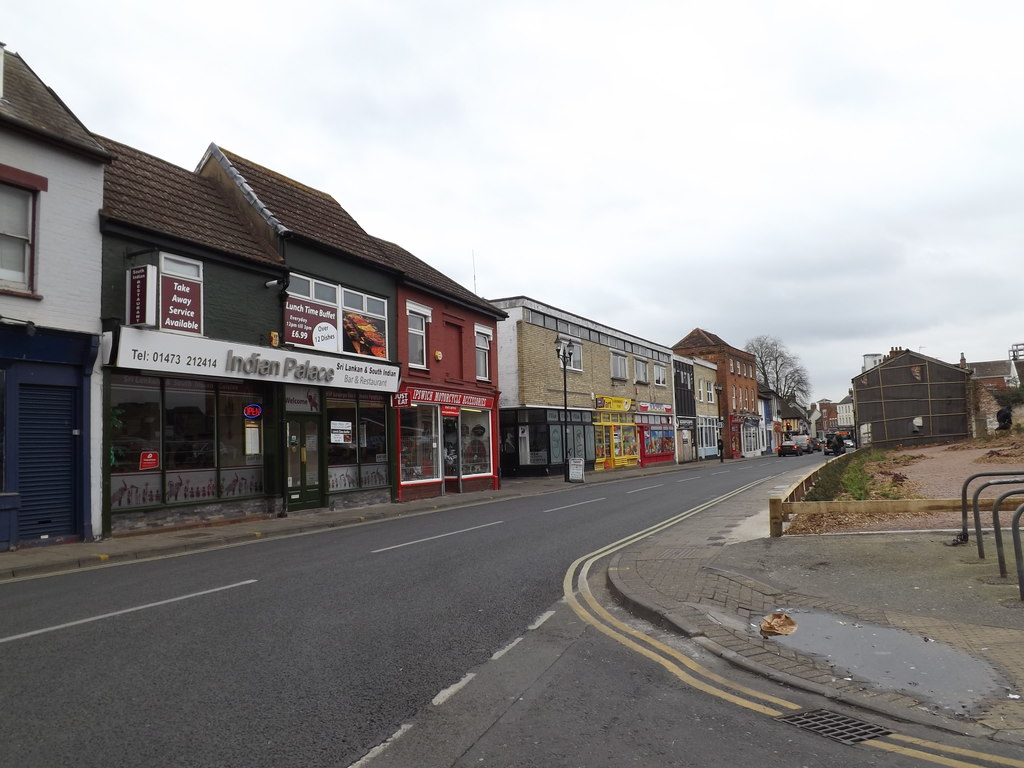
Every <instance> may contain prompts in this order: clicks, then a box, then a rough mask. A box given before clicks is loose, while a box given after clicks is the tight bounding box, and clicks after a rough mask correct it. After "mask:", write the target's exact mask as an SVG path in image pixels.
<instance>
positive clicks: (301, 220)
mask: <svg viewBox="0 0 1024 768" xmlns="http://www.w3.org/2000/svg"><path fill="white" fill-rule="evenodd" d="M212 149H216V150H217V151H219V152H221V153H222V154H223V156H224V157H225V158H226V159H227V161H228V162H229V163H231V165H232V166H233V168H234V169H235V170H236V171H237V172H238V174H239V175H240V176H241V177H242V179H244V181H245V183H246V184H248V185H249V187H250V188H251V189H252V191H253V193H254V194H255V195H256V197H257V198H258V199H259V202H260V203H261V204H262V205H263V207H264V211H265V213H268V214H269V215H270V216H273V217H274V218H275V219H276V220H277V221H279V222H280V223H281V224H282V225H283V226H284V227H286V228H287V229H289V230H291V232H292V233H293V234H295V235H298V236H300V237H303V238H306V239H307V240H311V241H313V242H316V243H320V244H322V245H326V246H328V247H331V248H335V249H337V250H340V251H344V252H346V253H349V254H352V255H353V256H356V257H358V258H361V259H365V260H367V261H370V262H372V263H375V264H377V265H378V266H380V267H384V268H394V265H393V264H391V263H390V261H389V260H388V259H387V257H386V256H385V255H383V254H382V253H381V252H380V250H379V249H378V248H377V247H376V244H375V242H374V240H373V238H371V237H370V235H368V234H367V233H366V232H365V231H364V230H363V228H362V227H360V226H359V224H357V223H356V220H355V219H353V218H352V217H351V216H349V214H348V212H347V211H346V210H345V209H344V208H342V207H341V205H339V204H338V201H337V200H335V199H334V198H333V197H331V196H330V195H328V194H327V193H326V192H321V191H319V190H316V189H313V188H312V187H307V186H305V185H304V184H300V183H299V182H297V181H294V180H293V179H289V178H288V177H287V176H283V175H281V174H280V173H277V172H275V171H272V170H270V169H269V168H264V167H263V166H261V165H257V164H256V163H253V162H251V161H249V160H246V159H245V158H243V157H240V156H239V155H236V154H234V153H233V152H228V151H227V150H226V149H223V148H219V147H214V148H212Z"/></svg>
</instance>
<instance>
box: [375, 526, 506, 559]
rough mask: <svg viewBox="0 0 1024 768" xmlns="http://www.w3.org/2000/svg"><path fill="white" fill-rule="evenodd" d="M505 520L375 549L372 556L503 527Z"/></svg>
mask: <svg viewBox="0 0 1024 768" xmlns="http://www.w3.org/2000/svg"><path fill="white" fill-rule="evenodd" d="M504 522H505V521H504V520H495V521H494V522H493V523H484V524H483V525H474V526H473V527H472V528H463V529H462V530H459V531H451V532H450V533H440V534H438V535H437V536H428V537H427V538H425V539H416V541H407V542H405V543H404V544H395V545H394V546H393V547H384V548H382V549H374V550H372V551H371V552H370V554H371V555H376V554H377V553H378V552H387V551H389V550H392V549H400V548H402V547H411V546H412V545H413V544H422V543H423V542H425V541H434V540H436V539H443V538H444V537H445V536H455V535H456V534H459V533H468V532H469V531H478V530H480V529H481V528H487V527H488V526H491V525H501V524H502V523H504Z"/></svg>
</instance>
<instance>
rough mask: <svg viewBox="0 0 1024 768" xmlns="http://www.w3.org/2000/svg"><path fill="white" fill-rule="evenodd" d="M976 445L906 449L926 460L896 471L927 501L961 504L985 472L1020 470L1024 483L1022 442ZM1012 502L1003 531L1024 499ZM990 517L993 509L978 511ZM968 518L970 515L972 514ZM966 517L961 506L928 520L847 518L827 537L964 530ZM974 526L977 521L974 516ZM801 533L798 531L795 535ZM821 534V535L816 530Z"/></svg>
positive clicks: (993, 493)
mask: <svg viewBox="0 0 1024 768" xmlns="http://www.w3.org/2000/svg"><path fill="white" fill-rule="evenodd" d="M973 445H977V444H976V443H970V444H967V443H957V444H953V445H936V446H928V447H924V448H907V449H906V450H905V453H906V454H908V455H911V456H921V457H922V458H921V459H919V460H918V461H915V462H914V463H912V464H907V465H901V466H899V468H898V471H899V472H900V473H901V474H903V475H905V476H906V477H907V480H906V482H907V483H908V484H909V487H910V488H911V489H912V490H913V493H914V495H915V496H918V497H920V498H924V499H956V500H957V501H959V500H960V494H961V490H962V488H963V483H964V481H965V480H966V479H967V478H968V477H970V476H971V475H973V474H977V473H979V472H986V471H1003V470H1018V469H1019V470H1020V471H1021V477H1022V478H1024V442H1022V441H1021V440H1019V439H1018V440H1016V441H1013V440H1010V441H1002V442H1000V443H996V444H989V445H985V446H984V447H969V446H973ZM979 482H981V481H980V480H976V481H974V482H972V483H971V485H970V487H969V489H968V496H967V498H968V501H970V499H971V498H972V497H973V494H974V491H975V490H976V489H977V487H978V483H979ZM1007 490H1009V488H1008V487H1000V486H994V487H993V488H991V489H989V492H986V493H985V494H984V495H983V497H984V498H989V499H994V498H996V497H997V496H999V495H1000V494H1002V493H1004V492H1005V491H1007ZM1013 501H1014V499H1012V498H1011V499H1008V500H1007V501H1006V502H1004V504H1003V508H1002V509H1003V511H1004V512H1005V514H1002V515H1000V522H1001V523H1002V525H1003V527H1004V528H1007V529H1008V528H1009V524H1010V521H1011V520H1012V517H1013V511H1014V510H1015V509H1016V508H1017V505H1018V504H1020V503H1021V502H1024V497H1021V499H1019V500H1017V503H1013V504H1011V502H1013ZM979 508H980V509H982V510H983V511H988V512H990V511H991V509H992V504H991V502H989V504H988V505H987V506H981V507H979ZM969 514H970V513H969ZM962 520H963V518H962V513H961V512H960V509H959V507H958V508H957V509H956V510H954V511H951V512H945V513H941V514H936V515H930V516H926V517H910V518H908V517H899V518H892V519H873V518H872V519H864V520H854V519H845V520H843V521H842V522H838V521H837V522H836V523H835V524H830V525H828V530H827V532H829V533H836V532H840V531H895V530H946V529H949V530H959V529H960V528H961V525H962ZM969 520H970V521H971V525H972V526H973V517H970V518H969ZM982 522H983V524H984V525H985V527H990V526H991V524H992V516H991V514H988V515H983V516H982ZM792 532H793V533H798V532H799V526H796V529H794V530H793V531H792ZM815 532H820V531H815Z"/></svg>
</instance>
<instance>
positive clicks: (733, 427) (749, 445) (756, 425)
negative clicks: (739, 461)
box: [729, 413, 764, 458]
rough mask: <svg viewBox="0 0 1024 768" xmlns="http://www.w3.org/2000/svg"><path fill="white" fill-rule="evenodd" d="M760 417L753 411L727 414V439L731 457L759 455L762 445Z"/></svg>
mask: <svg viewBox="0 0 1024 768" xmlns="http://www.w3.org/2000/svg"><path fill="white" fill-rule="evenodd" d="M760 426H761V417H760V416H759V415H757V414H755V413H733V414H730V415H729V439H730V440H731V449H732V450H731V455H732V456H733V458H741V457H742V458H752V457H754V456H760V455H761V452H762V450H763V449H764V446H763V445H762V439H761V429H760Z"/></svg>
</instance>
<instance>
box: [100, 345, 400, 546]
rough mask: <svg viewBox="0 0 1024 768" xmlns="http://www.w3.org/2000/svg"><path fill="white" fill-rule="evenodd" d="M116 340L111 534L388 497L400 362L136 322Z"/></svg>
mask: <svg viewBox="0 0 1024 768" xmlns="http://www.w3.org/2000/svg"><path fill="white" fill-rule="evenodd" d="M113 341H114V349H113V350H112V353H111V355H110V366H109V367H108V368H107V369H106V373H107V376H106V419H107V423H106V428H107V435H106V450H105V453H106V454H107V461H106V462H105V463H106V464H107V465H108V468H107V473H106V475H107V477H106V483H105V487H106V499H105V509H104V528H105V529H109V530H110V532H112V533H118V532H127V531H132V530H138V529H143V528H146V529H151V528H153V527H161V526H183V525H195V524H199V523H204V522H209V521H211V520H225V519H234V518H241V517H248V516H270V515H285V514H287V513H288V512H289V511H296V510H301V509H309V508H318V507H324V506H328V505H329V504H330V505H334V504H336V503H342V504H343V505H347V504H348V503H351V502H350V501H346V500H341V501H339V500H338V499H337V498H336V496H340V495H344V494H345V493H346V492H347V493H348V494H352V493H354V492H361V493H362V499H361V500H362V503H367V500H368V499H369V500H373V501H381V502H387V501H390V488H389V477H388V473H387V466H388V461H387V446H386V440H385V439H384V436H385V435H386V434H387V432H386V426H385V424H386V418H385V414H386V408H385V393H390V392H393V391H394V390H395V389H397V383H398V367H397V366H393V365H390V364H388V363H383V362H377V361H374V362H368V361H362V360H353V359H343V358H339V357H333V356H329V355H317V354H312V353H303V352H297V351H295V350H292V349H279V348H274V347H262V346H254V345H247V344H236V343H233V342H227V341H219V340H213V339H206V338H192V337H188V336H183V335H179V334H174V333H166V332H160V331H152V330H145V329H140V328H134V327H124V328H121V329H119V331H118V332H117V334H116V339H114V340H113ZM340 385H346V386H345V387H344V388H341V386H340ZM378 423H379V427H377V426H376V425H377V424H378ZM346 424H347V425H348V426H349V427H350V429H346V427H345V425H346ZM346 441H347V442H346ZM346 448H347V449H350V450H345V449H346ZM345 478H354V481H353V480H352V479H348V480H346V479H345Z"/></svg>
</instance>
